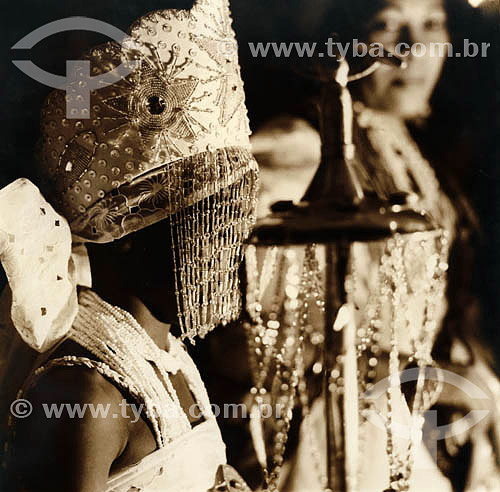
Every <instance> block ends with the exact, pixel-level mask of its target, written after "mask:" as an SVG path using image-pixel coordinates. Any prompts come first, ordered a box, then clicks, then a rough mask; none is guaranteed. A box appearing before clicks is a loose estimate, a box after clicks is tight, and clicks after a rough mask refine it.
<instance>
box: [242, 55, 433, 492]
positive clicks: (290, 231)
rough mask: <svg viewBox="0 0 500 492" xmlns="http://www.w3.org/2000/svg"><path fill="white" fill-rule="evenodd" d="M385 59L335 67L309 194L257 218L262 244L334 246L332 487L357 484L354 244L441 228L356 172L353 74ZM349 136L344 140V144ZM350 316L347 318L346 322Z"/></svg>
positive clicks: (329, 338)
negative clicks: (350, 285) (339, 379)
mask: <svg viewBox="0 0 500 492" xmlns="http://www.w3.org/2000/svg"><path fill="white" fill-rule="evenodd" d="M378 65H379V62H376V63H375V64H374V65H373V66H372V67H370V68H369V69H367V70H365V71H364V72H363V73H362V74H355V75H352V76H349V66H348V64H347V62H346V61H345V60H343V61H341V62H340V63H339V64H338V67H337V68H336V69H335V70H333V72H332V73H330V74H329V77H328V79H327V81H326V83H325V84H324V86H323V93H322V101H321V106H320V109H321V115H320V116H321V128H320V131H321V140H322V160H321V164H320V166H319V168H318V171H317V173H316V175H315V177H314V179H313V181H312V183H311V185H310V187H309V189H308V191H307V192H306V194H305V196H304V198H303V201H301V202H300V203H298V204H293V203H292V202H278V203H276V204H275V205H274V206H273V207H272V211H273V213H272V214H271V215H269V216H268V217H266V218H264V219H262V220H260V221H258V222H257V225H256V227H255V228H254V230H253V233H252V236H251V238H250V242H251V244H254V245H256V246H277V245H300V244H310V243H316V244H324V245H326V251H327V263H326V290H325V300H326V305H325V317H326V319H325V333H324V345H323V354H324V359H323V360H324V366H323V386H324V397H325V412H326V413H325V422H326V441H327V490H328V491H335V492H340V491H346V492H352V491H354V490H356V489H357V487H356V478H357V477H356V475H357V469H358V433H359V421H358V420H359V417H358V415H359V414H358V379H357V370H358V368H357V357H356V348H355V339H356V326H355V325H354V322H352V316H344V314H347V313H342V310H347V309H349V306H348V305H347V304H346V302H347V294H346V290H345V287H344V282H345V277H346V274H347V269H348V259H349V248H350V245H351V244H352V243H353V242H359V241H374V240H380V239H384V238H389V237H391V236H393V235H394V234H397V233H399V234H407V233H415V232H423V231H429V230H433V229H435V225H434V224H433V222H432V221H431V219H430V217H429V216H428V215H427V214H426V213H425V211H415V210H413V209H412V208H411V207H410V206H409V205H408V203H407V200H406V195H405V194H397V195H394V196H391V197H390V198H389V200H388V201H383V200H381V199H380V198H379V197H376V196H367V195H366V194H365V193H364V191H363V188H362V185H361V183H360V179H359V178H358V174H357V172H356V166H357V165H358V164H357V162H356V152H355V148H354V145H353V141H352V130H353V108H352V100H351V96H350V94H349V91H348V89H347V84H348V82H349V81H350V80H357V79H359V78H361V77H362V76H365V75H369V74H370V73H372V72H373V71H374V70H375V69H376V68H377V66H378ZM340 143H341V144H340ZM342 319H345V320H351V321H347V322H346V323H344V324H345V326H342ZM339 355H341V356H342V358H343V359H342V360H343V377H344V396H343V397H337V396H335V395H334V394H332V392H331V391H329V388H328V384H329V375H330V374H331V371H332V369H333V367H334V364H335V360H336V357H337V356H339Z"/></svg>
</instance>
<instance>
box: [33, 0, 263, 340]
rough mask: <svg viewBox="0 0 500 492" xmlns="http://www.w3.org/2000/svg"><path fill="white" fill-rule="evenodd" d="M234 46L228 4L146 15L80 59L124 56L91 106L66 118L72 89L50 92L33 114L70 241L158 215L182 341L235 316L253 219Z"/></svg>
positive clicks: (116, 232)
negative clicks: (124, 68)
mask: <svg viewBox="0 0 500 492" xmlns="http://www.w3.org/2000/svg"><path fill="white" fill-rule="evenodd" d="M236 51H237V50H236V41H235V39H234V33H233V30H232V28H231V19H230V14H229V7H228V2H227V0H211V1H209V0H198V1H197V2H196V3H195V5H194V7H193V8H192V9H190V10H164V11H157V12H153V13H151V14H148V15H146V16H144V17H142V18H141V19H139V20H138V21H136V22H135V23H134V24H133V26H132V27H131V29H130V37H129V38H128V39H126V40H125V41H124V42H123V43H122V44H121V45H120V44H118V43H108V44H105V45H102V46H99V47H97V48H95V49H93V50H92V51H91V52H90V53H89V54H88V55H87V57H86V59H87V60H89V61H90V67H91V75H92V76H96V75H99V74H103V73H106V72H108V71H109V70H112V69H113V68H115V67H118V66H119V65H120V64H125V65H126V64H129V65H130V66H132V64H134V66H135V67H136V68H135V70H133V71H132V72H131V73H130V75H128V76H127V77H125V78H123V79H122V80H120V81H118V82H117V83H115V84H113V85H111V86H108V87H103V88H101V89H99V90H94V91H91V93H90V108H89V109H87V110H86V109H82V110H81V112H80V113H78V111H79V110H78V109H72V110H71V111H72V112H73V113H74V114H73V113H72V114H71V118H67V117H66V116H67V115H66V104H70V103H71V104H72V105H73V103H75V102H76V103H78V101H71V98H72V97H75V98H78V97H79V96H72V94H71V92H69V94H65V93H64V92H62V91H54V92H53V93H52V94H51V95H50V96H49V97H48V99H47V103H46V105H45V107H44V109H43V111H42V139H41V157H42V159H41V161H42V171H43V173H44V174H45V175H46V177H47V178H48V181H50V182H51V183H53V188H52V191H53V193H52V195H53V202H54V204H55V206H56V208H57V209H58V210H59V211H60V212H61V213H62V214H63V215H64V216H65V217H66V218H67V219H68V221H69V223H70V226H71V230H72V233H73V235H74V236H75V237H76V238H78V239H80V240H82V241H91V242H109V241H113V240H114V239H118V238H120V237H122V236H124V235H126V234H130V233H132V232H135V231H138V230H140V229H142V228H144V227H146V226H148V225H151V224H153V223H155V222H158V221H159V220H162V219H165V218H167V217H168V218H169V220H170V223H171V228H172V244H166V245H165V247H166V248H169V247H173V253H174V264H175V284H176V285H175V291H176V295H177V304H178V310H179V321H180V324H181V329H182V332H183V335H184V336H185V337H188V338H190V339H191V340H192V339H193V337H194V336H196V335H201V336H204V335H205V334H206V333H207V332H208V331H209V330H211V329H212V328H213V327H214V326H216V325H217V324H219V323H226V322H228V321H230V320H231V319H234V318H235V317H236V316H237V314H238V313H239V307H240V301H239V292H238V291H239V289H238V277H237V270H238V263H239V261H238V260H239V257H240V254H241V251H240V250H241V245H242V242H243V240H244V239H245V238H246V236H247V235H248V232H249V229H250V227H251V226H252V224H253V221H254V207H255V196H256V188H257V182H258V171H257V164H256V162H255V160H254V159H253V157H252V155H251V153H250V151H249V147H250V145H249V139H248V136H249V133H250V132H249V126H248V120H247V116H246V108H245V102H244V92H243V83H242V81H241V77H240V68H239V64H238V58H237V53H236ZM74 80H78V73H77V74H76V78H75V79H74ZM83 83H85V82H83ZM75 105H76V106H78V104H75Z"/></svg>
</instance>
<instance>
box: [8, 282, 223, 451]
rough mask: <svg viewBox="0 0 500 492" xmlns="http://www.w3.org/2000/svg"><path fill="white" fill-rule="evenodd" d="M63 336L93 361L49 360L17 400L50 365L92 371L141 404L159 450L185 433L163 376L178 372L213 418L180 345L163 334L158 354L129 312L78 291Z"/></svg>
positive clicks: (179, 409)
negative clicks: (73, 314) (75, 312)
mask: <svg viewBox="0 0 500 492" xmlns="http://www.w3.org/2000/svg"><path fill="white" fill-rule="evenodd" d="M69 338H70V339H72V340H74V341H75V342H77V343H78V344H79V345H81V346H82V347H84V348H85V349H86V350H88V351H89V352H90V353H92V354H93V355H94V356H95V357H97V358H98V359H99V361H95V360H91V359H88V358H85V357H75V356H65V357H61V358H58V359H53V360H50V361H49V362H48V363H47V364H45V365H43V366H41V367H39V368H38V369H36V370H35V371H34V372H33V374H32V376H31V377H30V378H29V380H28V381H27V383H26V385H25V387H24V388H23V389H22V390H21V391H20V392H19V394H18V397H19V398H20V397H21V395H22V394H23V393H25V392H26V391H28V390H29V388H30V387H32V386H33V385H34V384H35V382H36V381H37V379H38V378H39V377H40V376H41V375H42V374H43V373H45V372H46V371H47V370H49V369H50V368H52V367H57V366H84V367H88V368H92V369H95V370H97V371H98V372H99V373H100V374H102V375H103V376H104V377H106V378H107V379H110V380H111V381H113V382H114V383H116V385H117V386H118V387H120V388H121V389H124V390H126V391H127V392H128V393H129V394H130V395H131V397H132V398H134V399H135V400H136V401H137V402H138V403H139V404H142V405H143V406H144V407H143V408H142V409H143V411H144V413H145V415H146V417H147V418H148V420H149V422H151V425H152V427H153V433H154V435H155V439H156V442H157V445H158V447H159V448H161V447H164V446H165V445H166V444H168V443H169V442H171V441H172V440H174V439H176V438H177V437H180V436H181V435H183V434H185V433H187V432H189V431H191V425H190V422H189V420H188V417H187V415H186V413H185V411H184V409H183V407H182V405H181V403H180V401H179V398H178V396H177V393H176V391H175V389H174V387H173V385H172V382H171V380H170V378H169V374H176V373H177V372H178V371H179V370H180V371H181V372H182V374H183V376H184V377H185V378H186V382H187V385H188V387H189V389H190V390H191V392H192V394H193V395H194V397H195V399H196V403H197V404H198V406H199V409H200V411H201V413H202V414H203V416H204V417H205V418H207V419H208V418H212V417H213V414H212V412H211V409H210V402H209V399H208V395H207V393H206V390H205V387H204V386H203V382H202V381H201V378H200V375H199V373H198V371H197V369H196V366H195V365H194V363H193V362H192V360H191V358H190V357H189V355H188V354H187V352H186V351H185V350H184V348H183V347H182V345H181V344H180V342H179V341H178V340H176V339H175V337H173V336H172V335H169V342H170V347H169V351H168V352H166V351H164V350H161V349H160V348H159V347H158V346H157V345H156V344H155V343H154V341H153V340H152V339H151V337H150V336H149V335H148V334H147V333H146V331H145V330H144V329H143V328H142V327H141V326H140V325H139V323H138V322H137V321H136V320H135V318H134V317H133V316H132V315H131V314H130V313H128V312H127V311H125V310H123V309H120V308H119V307H116V306H112V305H111V304H108V303H107V302H105V301H103V300H102V299H101V298H100V297H99V296H98V295H97V294H96V293H95V292H93V291H91V290H83V291H81V292H80V295H79V311H78V316H77V318H76V320H75V322H74V324H73V327H72V328H71V331H70V332H69Z"/></svg>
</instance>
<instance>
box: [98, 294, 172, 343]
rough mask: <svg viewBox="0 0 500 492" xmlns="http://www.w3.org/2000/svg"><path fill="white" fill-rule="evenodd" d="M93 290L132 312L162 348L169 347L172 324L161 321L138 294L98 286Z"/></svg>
mask: <svg viewBox="0 0 500 492" xmlns="http://www.w3.org/2000/svg"><path fill="white" fill-rule="evenodd" d="M93 290H94V291H95V292H96V293H97V294H98V295H99V296H100V297H102V299H103V300H105V301H106V302H108V303H110V304H113V305H114V306H117V307H119V308H121V309H123V310H125V311H127V312H128V313H130V314H131V315H132V316H133V317H134V319H135V320H136V321H137V322H138V323H139V325H141V327H142V328H143V329H144V331H145V332H146V333H147V334H148V335H149V336H150V337H151V339H152V340H153V341H154V342H155V344H156V345H157V346H158V347H159V348H160V349H162V350H168V349H169V342H168V334H169V332H170V328H171V325H170V324H169V323H163V322H162V321H159V320H158V319H157V318H156V317H155V316H154V315H153V314H152V313H151V311H150V310H149V308H148V307H147V306H146V304H144V302H143V301H142V300H141V299H140V298H139V297H138V296H137V295H135V294H133V293H130V292H127V291H120V292H119V293H118V292H116V290H113V291H111V292H106V289H102V288H98V287H97V286H96V287H93Z"/></svg>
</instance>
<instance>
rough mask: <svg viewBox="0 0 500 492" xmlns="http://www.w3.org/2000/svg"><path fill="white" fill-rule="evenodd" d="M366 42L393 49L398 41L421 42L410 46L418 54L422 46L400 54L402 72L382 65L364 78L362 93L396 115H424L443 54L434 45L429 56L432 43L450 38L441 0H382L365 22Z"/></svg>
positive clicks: (370, 101)
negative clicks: (403, 56) (382, 5)
mask: <svg viewBox="0 0 500 492" xmlns="http://www.w3.org/2000/svg"><path fill="white" fill-rule="evenodd" d="M366 42H368V43H375V42H376V43H382V44H383V45H384V47H385V49H386V50H388V51H392V52H395V49H396V45H397V44H398V43H407V44H408V45H410V47H411V46H412V45H415V43H422V45H424V46H415V47H414V49H415V50H416V51H417V54H420V53H421V52H423V50H424V47H425V55H423V56H415V55H413V54H410V55H409V56H407V57H405V60H406V61H407V62H408V68H407V69H406V70H399V69H396V68H391V67H386V66H384V67H382V68H381V69H379V70H378V71H377V72H376V73H375V74H373V75H372V76H371V77H368V78H367V79H365V81H364V82H363V83H362V86H361V95H362V97H363V100H364V102H365V103H366V104H367V105H368V106H370V107H372V108H376V109H381V110H384V111H389V112H391V113H394V114H395V115H397V116H399V117H403V118H413V117H418V116H421V115H422V114H425V113H426V112H427V108H428V104H429V100H430V97H431V95H432V92H433V90H434V87H435V85H436V83H437V81H438V79H439V76H440V74H441V69H442V67H443V63H444V59H445V56H446V52H447V50H446V48H445V49H443V50H441V51H440V50H439V49H436V50H435V52H434V54H433V53H432V51H431V43H447V42H449V33H448V28H447V18H446V12H445V10H444V6H443V0H387V1H386V2H385V3H384V7H383V8H382V9H381V10H379V11H378V12H377V13H376V14H375V15H374V17H373V18H372V19H371V21H370V22H369V24H368V26H367V39H366ZM405 50H406V47H404V48H402V52H403V53H404V52H405ZM443 53H444V54H443Z"/></svg>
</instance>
